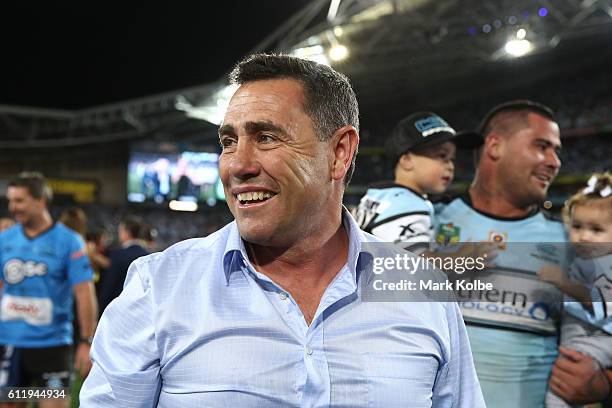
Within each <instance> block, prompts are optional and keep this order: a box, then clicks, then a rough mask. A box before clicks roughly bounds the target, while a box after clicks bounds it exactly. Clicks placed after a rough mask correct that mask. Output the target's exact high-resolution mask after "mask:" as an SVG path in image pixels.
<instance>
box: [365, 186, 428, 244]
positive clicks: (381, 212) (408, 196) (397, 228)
mask: <svg viewBox="0 0 612 408" xmlns="http://www.w3.org/2000/svg"><path fill="white" fill-rule="evenodd" d="M433 216H434V209H433V205H432V204H431V202H430V201H429V200H427V199H426V198H425V197H423V196H422V195H420V194H418V193H416V192H414V191H412V190H411V189H409V188H407V187H405V186H402V185H399V184H394V183H384V184H379V185H375V186H372V188H369V189H368V191H367V192H366V195H365V196H363V197H362V198H361V202H360V203H359V207H358V208H357V213H356V216H355V218H356V220H357V224H359V227H360V228H361V229H362V230H364V231H366V232H369V233H370V234H372V235H375V236H377V237H378V238H380V239H383V240H385V241H387V242H393V243H396V244H398V243H406V245H403V247H404V248H407V249H412V250H414V249H416V248H419V247H427V248H428V247H429V243H430V242H432V241H433V232H434V223H433Z"/></svg>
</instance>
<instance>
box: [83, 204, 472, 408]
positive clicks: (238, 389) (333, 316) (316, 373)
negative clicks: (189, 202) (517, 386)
mask: <svg viewBox="0 0 612 408" xmlns="http://www.w3.org/2000/svg"><path fill="white" fill-rule="evenodd" d="M344 224H345V227H346V228H347V230H348V234H349V255H348V262H347V264H346V265H345V266H344V267H343V268H342V269H341V271H340V272H339V273H338V275H337V276H336V277H335V279H334V280H333V281H332V283H331V284H330V285H329V287H328V288H327V289H326V291H325V293H324V294H323V297H322V299H321V302H320V304H319V307H318V309H317V311H316V314H315V317H314V319H313V321H312V323H311V325H310V326H308V325H307V323H306V321H305V320H304V317H303V315H302V313H301V311H300V309H299V307H298V305H297V303H296V302H295V301H294V300H293V299H292V297H291V295H290V294H289V293H287V292H286V291H284V290H283V289H282V288H281V287H280V286H278V285H276V284H275V283H274V282H272V281H271V280H270V279H269V278H267V277H266V276H265V275H263V274H261V273H259V272H257V271H255V269H254V268H253V266H252V265H251V264H250V262H249V260H248V256H247V253H246V251H245V247H244V243H243V241H242V240H241V238H240V235H239V233H238V229H237V227H236V224H235V222H232V223H231V224H228V225H227V226H226V227H224V228H223V229H221V230H219V231H218V232H216V233H214V234H212V235H210V236H208V237H206V238H199V239H192V240H188V241H184V242H181V243H178V244H176V245H174V246H172V247H170V248H169V249H167V250H166V251H164V252H162V253H157V254H153V255H150V256H146V257H143V258H140V259H138V260H137V261H135V262H134V263H133V264H132V265H131V267H130V270H129V272H128V276H127V279H126V283H125V287H124V290H123V293H122V294H121V296H119V298H117V299H116V300H115V301H113V302H112V303H111V304H110V305H109V307H108V308H107V309H106V311H105V312H104V315H103V316H102V319H101V321H100V325H99V327H98V330H97V332H96V335H95V339H94V342H93V346H92V351H91V356H92V360H93V362H94V365H93V369H92V371H91V373H90V374H89V376H88V377H87V380H86V381H85V384H84V386H83V388H82V390H81V395H80V401H81V406H82V407H86V408H87V407H96V408H98V407H113V408H118V407H121V408H131V407H155V406H158V407H173V408H174V407H181V408H187V407H351V408H357V407H385V408H393V407H414V408H416V407H419V408H420V407H432V406H433V407H439V408H445V407H454V408H457V407H465V408H478V407H484V402H483V398H482V393H481V390H480V385H479V383H478V379H477V377H476V373H475V370H474V364H473V362H472V355H471V351H470V347H469V343H468V339H467V334H466V331H465V327H464V324H463V320H462V318H461V314H460V312H459V309H458V307H457V305H456V304H455V303H452V302H448V303H435V302H395V303H392V302H364V301H362V300H361V297H360V293H361V291H360V289H359V287H360V285H358V282H359V279H360V278H362V277H360V274H361V272H363V271H365V268H364V266H363V265H362V263H363V262H360V259H363V257H362V256H361V255H362V252H361V243H362V242H372V241H377V239H376V238H374V237H373V236H371V235H369V234H367V233H364V232H362V231H360V230H359V228H358V226H357V224H355V222H354V221H353V220H352V218H351V217H350V216H347V213H346V212H345V214H344ZM366 273H367V272H366Z"/></svg>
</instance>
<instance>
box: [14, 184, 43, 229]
mask: <svg viewBox="0 0 612 408" xmlns="http://www.w3.org/2000/svg"><path fill="white" fill-rule="evenodd" d="M6 195H7V198H8V202H9V211H10V213H11V215H12V216H13V217H14V218H15V220H16V221H17V222H19V223H21V224H29V223H30V222H31V221H32V220H33V219H34V218H35V217H37V216H39V215H40V214H41V213H42V212H43V211H44V209H45V200H43V199H36V198H34V197H32V195H30V193H29V191H28V189H27V188H25V187H9V188H8V191H7V194H6Z"/></svg>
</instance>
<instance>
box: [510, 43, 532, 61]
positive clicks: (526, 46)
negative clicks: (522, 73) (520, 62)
mask: <svg viewBox="0 0 612 408" xmlns="http://www.w3.org/2000/svg"><path fill="white" fill-rule="evenodd" d="M504 50H505V51H506V52H507V53H508V54H509V55H512V56H513V57H522V56H523V55H525V54H527V53H529V52H530V51H531V50H533V45H531V42H530V41H529V40H510V41H508V42H507V43H506V46H505V47H504Z"/></svg>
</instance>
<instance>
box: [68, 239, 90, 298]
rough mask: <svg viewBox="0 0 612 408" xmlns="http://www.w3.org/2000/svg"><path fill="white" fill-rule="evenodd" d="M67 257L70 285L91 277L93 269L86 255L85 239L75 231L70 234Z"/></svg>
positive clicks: (88, 279)
mask: <svg viewBox="0 0 612 408" xmlns="http://www.w3.org/2000/svg"><path fill="white" fill-rule="evenodd" d="M69 249H70V254H69V258H68V279H69V280H70V284H71V285H72V286H74V285H76V284H78V283H81V282H85V281H90V280H92V279H93V270H92V269H91V265H90V263H89V257H88V256H87V246H86V245H85V241H83V239H82V238H81V237H80V236H79V235H77V234H76V233H75V234H73V235H71V236H70V241H69Z"/></svg>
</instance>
